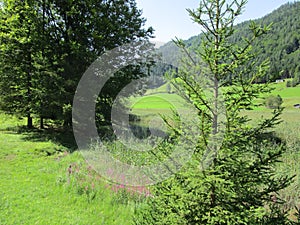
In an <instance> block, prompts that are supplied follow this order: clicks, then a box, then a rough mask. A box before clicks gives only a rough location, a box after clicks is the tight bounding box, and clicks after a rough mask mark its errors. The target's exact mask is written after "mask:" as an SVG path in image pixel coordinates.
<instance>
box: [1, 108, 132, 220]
mask: <svg viewBox="0 0 300 225" xmlns="http://www.w3.org/2000/svg"><path fill="white" fill-rule="evenodd" d="M18 125H19V126H20V125H24V121H22V120H18V119H16V118H14V117H11V116H7V115H4V114H0V224H3V225H4V224H5V225H9V224H28V225H32V224H41V225H45V224H51V225H52V224H64V225H65V224H66V225H67V224H96V225H98V224H118V225H119V224H130V223H131V216H132V214H133V211H134V207H135V203H134V201H131V200H130V198H128V199H127V198H125V200H124V196H123V197H122V196H121V195H120V194H116V193H114V192H113V191H112V190H111V189H110V187H108V186H107V187H106V186H105V184H104V182H102V181H101V180H99V177H98V178H97V176H96V175H95V174H93V176H92V174H91V171H89V170H88V167H87V165H86V164H85V161H84V160H83V158H82V157H81V154H80V153H79V152H74V153H72V154H71V153H69V149H68V148H67V147H65V146H63V145H62V144H61V143H56V142H54V141H52V140H45V138H44V136H43V138H39V137H41V136H40V134H38V133H32V132H29V133H26V132H25V133H22V134H20V133H19V132H18V130H19V128H18V127H17V126H18ZM60 135H63V134H60ZM33 136H35V137H36V138H33ZM41 139H44V140H41ZM70 165H73V167H74V166H76V173H75V171H74V172H72V174H70V175H69V173H68V172H67V169H68V167H69V166H70ZM94 175H95V176H94Z"/></svg>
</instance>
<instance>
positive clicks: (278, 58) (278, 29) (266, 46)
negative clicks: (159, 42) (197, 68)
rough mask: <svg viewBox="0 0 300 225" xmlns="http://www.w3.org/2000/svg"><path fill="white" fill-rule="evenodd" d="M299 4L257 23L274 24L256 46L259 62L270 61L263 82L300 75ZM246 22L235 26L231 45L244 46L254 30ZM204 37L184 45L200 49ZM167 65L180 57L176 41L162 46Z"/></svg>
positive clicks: (283, 7) (263, 18) (297, 2)
mask: <svg viewBox="0 0 300 225" xmlns="http://www.w3.org/2000/svg"><path fill="white" fill-rule="evenodd" d="M299 12H300V2H299V1H295V2H293V3H287V4H285V5H282V6H281V7H279V8H278V9H276V10H274V11H273V12H272V13H270V14H268V15H266V16H264V17H262V18H260V19H256V20H254V21H255V22H256V23H257V24H260V25H262V26H264V25H269V24H271V23H272V24H273V25H272V30H271V31H270V32H269V33H268V34H266V35H264V36H262V37H261V38H259V39H258V40H256V41H255V42H254V43H253V51H254V52H255V53H257V59H258V61H259V62H262V61H263V60H265V59H267V58H269V59H270V73H269V75H268V76H267V77H265V78H264V80H262V81H266V80H276V79H279V78H289V77H294V75H295V73H297V72H300V66H299V59H300V46H299V43H300V16H299ZM250 22H251V21H246V22H243V23H240V24H238V25H236V26H235V29H236V32H235V33H234V34H233V36H232V39H231V40H232V42H237V43H241V42H242V40H243V39H242V38H243V37H249V36H250V35H251V31H250V30H249V25H250ZM200 38H201V34H200V35H198V36H194V37H191V38H190V39H188V40H186V41H185V43H186V45H187V46H189V47H191V48H197V47H198V46H200ZM159 51H160V52H161V53H162V54H163V56H164V59H165V61H166V62H168V63H172V64H176V63H177V62H178V60H179V58H180V50H179V49H178V47H176V46H175V44H174V43H173V42H169V43H167V44H165V45H164V46H162V47H160V49H159Z"/></svg>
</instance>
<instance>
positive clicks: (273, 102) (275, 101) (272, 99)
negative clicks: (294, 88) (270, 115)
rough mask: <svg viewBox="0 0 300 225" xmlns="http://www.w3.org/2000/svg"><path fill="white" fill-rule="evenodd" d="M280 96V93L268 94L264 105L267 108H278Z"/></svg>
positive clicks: (280, 100) (280, 102)
mask: <svg viewBox="0 0 300 225" xmlns="http://www.w3.org/2000/svg"><path fill="white" fill-rule="evenodd" d="M282 102H283V101H282V98H281V96H280V95H277V96H274V95H270V96H269V97H267V98H266V99H265V106H266V107H267V108H269V109H278V108H280V106H281V105H282Z"/></svg>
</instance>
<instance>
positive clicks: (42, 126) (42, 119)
mask: <svg viewBox="0 0 300 225" xmlns="http://www.w3.org/2000/svg"><path fill="white" fill-rule="evenodd" d="M40 128H41V129H44V118H43V117H42V116H41V117H40Z"/></svg>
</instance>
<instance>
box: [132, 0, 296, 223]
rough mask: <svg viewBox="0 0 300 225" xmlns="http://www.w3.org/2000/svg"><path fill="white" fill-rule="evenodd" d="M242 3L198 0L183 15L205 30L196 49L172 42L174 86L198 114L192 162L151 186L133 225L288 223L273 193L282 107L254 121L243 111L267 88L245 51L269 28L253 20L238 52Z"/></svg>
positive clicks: (278, 180) (280, 183) (282, 181)
mask: <svg viewBox="0 0 300 225" xmlns="http://www.w3.org/2000/svg"><path fill="white" fill-rule="evenodd" d="M246 2H247V1H246V0H234V1H233V0H232V1H226V0H202V1H200V5H199V8H198V9H196V10H188V12H189V14H190V16H191V17H192V19H193V21H194V22H195V23H197V24H199V25H200V26H201V27H202V28H203V30H204V31H203V34H202V35H200V36H199V38H201V47H200V48H198V49H196V50H195V51H192V50H191V48H188V47H186V46H185V43H184V42H183V41H181V40H177V41H176V44H177V45H178V46H179V47H180V48H182V50H183V52H184V53H186V56H187V57H186V59H184V60H183V62H184V63H183V66H182V67H181V68H179V72H178V74H177V76H178V77H179V78H177V79H174V80H175V86H177V87H178V89H179V90H180V92H181V93H182V94H183V95H184V97H185V98H186V99H187V100H189V101H190V102H191V103H192V104H193V105H194V107H195V108H196V109H197V110H198V115H199V119H200V120H201V124H199V129H200V130H202V132H201V135H200V136H199V137H194V138H195V139H197V140H198V145H197V148H196V149H195V154H194V156H193V159H192V160H191V161H190V162H188V163H187V165H186V166H185V167H184V168H183V169H182V170H181V172H179V173H177V174H175V175H174V177H172V178H170V179H168V180H166V181H164V182H162V183H160V184H158V185H156V186H155V187H154V190H153V195H154V197H153V198H149V199H148V201H147V203H146V204H145V205H143V206H142V207H141V208H139V209H137V212H136V216H135V219H134V220H135V224H139V225H140V224H147V225H148V224H156V225H157V224H206V225H207V224H213V225H216V224H218V225H223V224H228V225H229V224H230V225H233V224H287V223H288V219H287V215H286V213H285V212H283V211H282V210H281V207H280V206H281V203H282V200H281V199H280V196H278V191H279V190H282V189H283V188H285V187H287V186H288V185H289V183H290V182H291V178H288V177H280V176H277V175H276V173H275V164H276V163H277V162H278V161H279V159H280V157H281V155H282V153H283V152H284V151H285V144H284V143H283V141H281V140H280V139H279V138H277V137H276V136H275V134H274V133H273V132H272V128H273V127H274V126H275V125H276V124H278V123H279V121H280V118H279V116H280V114H281V112H282V109H281V108H279V109H275V110H274V112H273V115H272V116H271V117H270V118H268V119H263V120H262V121H260V122H259V123H251V120H250V119H249V118H248V117H247V116H244V115H243V114H242V113H241V111H242V110H248V109H251V108H253V107H255V102H257V101H256V99H258V98H259V97H260V96H261V95H262V94H264V93H268V92H269V91H270V88H269V87H268V85H267V84H259V85H258V84H255V83H254V82H255V81H256V80H259V79H258V78H260V77H263V76H265V75H266V73H267V71H268V62H267V61H265V62H264V63H262V64H260V65H258V64H257V63H256V62H255V55H254V54H253V52H251V44H252V43H253V42H254V41H255V40H256V39H257V38H258V37H260V36H261V35H263V34H265V33H266V32H268V31H269V30H270V27H260V26H258V25H256V24H255V23H254V22H252V23H251V25H250V27H249V29H250V30H251V31H252V37H251V38H245V39H244V44H243V45H242V46H238V45H236V44H235V43H232V42H231V41H230V38H231V35H232V34H233V33H234V26H233V24H234V21H235V19H236V17H237V16H239V15H240V14H241V12H242V10H243V8H244V6H245V4H246ZM207 90H209V93H208V91H207ZM252 124H254V125H252Z"/></svg>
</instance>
